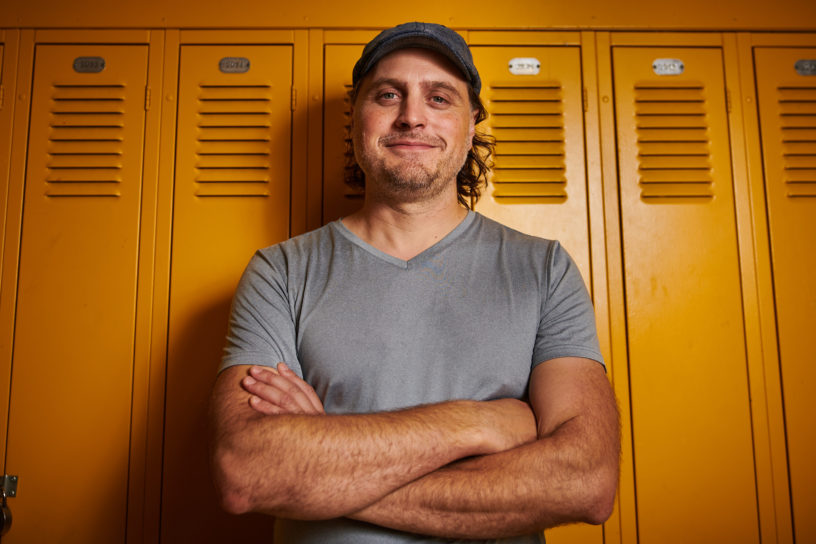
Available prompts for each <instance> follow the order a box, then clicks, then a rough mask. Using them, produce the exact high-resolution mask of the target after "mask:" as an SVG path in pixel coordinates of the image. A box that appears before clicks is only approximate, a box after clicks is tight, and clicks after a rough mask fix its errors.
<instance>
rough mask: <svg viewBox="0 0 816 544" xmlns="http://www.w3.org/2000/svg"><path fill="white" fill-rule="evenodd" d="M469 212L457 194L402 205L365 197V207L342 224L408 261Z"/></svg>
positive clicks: (378, 246) (439, 237)
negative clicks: (457, 198)
mask: <svg viewBox="0 0 816 544" xmlns="http://www.w3.org/2000/svg"><path fill="white" fill-rule="evenodd" d="M466 215H467V209H466V208H465V207H464V206H462V205H461V204H459V202H458V201H457V200H456V194H455V193H454V194H453V195H452V198H450V197H448V198H437V199H432V200H431V201H423V202H406V203H400V204H396V203H393V202H383V201H378V200H377V199H375V198H369V197H368V196H366V201H365V204H364V206H363V208H362V209H361V210H360V211H359V212H357V213H355V214H352V215H350V216H348V217H346V218H344V219H343V224H344V225H345V226H346V227H347V228H348V229H349V230H350V231H351V232H353V233H354V234H355V235H357V236H358V237H359V238H360V239H362V240H364V241H365V242H367V243H368V244H370V245H372V246H374V247H376V248H377V249H379V250H380V251H382V252H384V253H387V254H388V255H391V256H392V257H396V258H398V259H403V260H406V261H407V260H409V259H411V258H413V257H416V256H417V255H419V254H420V253H422V252H423V251H425V250H426V249H428V248H429V247H431V246H432V245H434V244H436V243H437V242H438V241H439V240H441V239H442V238H444V237H445V236H446V235H447V234H448V233H450V232H451V231H452V230H453V229H454V228H456V226H457V225H458V224H459V223H461V222H462V220H463V219H464V218H465V216H466Z"/></svg>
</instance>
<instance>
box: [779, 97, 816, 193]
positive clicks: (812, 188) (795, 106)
mask: <svg viewBox="0 0 816 544" xmlns="http://www.w3.org/2000/svg"><path fill="white" fill-rule="evenodd" d="M778 90H779V112H780V118H781V128H782V155H783V164H784V169H785V187H786V189H787V196H789V197H793V198H801V197H811V198H813V197H816V87H779V89H778Z"/></svg>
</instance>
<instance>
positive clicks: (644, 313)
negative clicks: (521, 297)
mask: <svg viewBox="0 0 816 544" xmlns="http://www.w3.org/2000/svg"><path fill="white" fill-rule="evenodd" d="M722 64H723V61H722V54H721V51H720V50H719V49H716V48H625V47H616V48H615V49H614V51H613V66H614V89H615V106H616V122H617V139H618V142H617V145H618V165H619V190H620V207H621V223H622V241H623V244H622V245H623V248H622V250H623V261H624V269H625V302H626V317H627V331H628V332H627V335H628V348H629V370H630V374H629V379H630V387H631V412H632V416H631V417H632V428H633V437H634V438H633V440H634V445H633V448H634V460H635V481H636V493H637V505H638V534H639V538H640V541H641V542H642V543H644V544H648V543H653V542H660V543H671V542H699V543H707V542H711V543H715V542H716V543H720V542H742V543H749V542H757V541H758V540H759V527H758V518H757V497H756V485H755V474H754V465H753V446H752V431H751V413H750V403H749V395H748V376H747V369H746V354H745V332H744V325H743V321H742V320H743V309H742V298H741V290H740V289H741V286H740V269H739V255H738V251H737V249H738V248H737V233H736V224H735V211H734V197H733V185H732V178H731V166H730V152H729V141H728V125H727V113H726V103H725V94H726V93H725V85H724V80H723V68H722Z"/></svg>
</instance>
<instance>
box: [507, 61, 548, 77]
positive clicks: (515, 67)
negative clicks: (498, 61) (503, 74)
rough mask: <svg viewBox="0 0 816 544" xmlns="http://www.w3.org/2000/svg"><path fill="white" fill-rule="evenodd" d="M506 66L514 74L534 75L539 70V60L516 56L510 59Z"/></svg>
mask: <svg viewBox="0 0 816 544" xmlns="http://www.w3.org/2000/svg"><path fill="white" fill-rule="evenodd" d="M508 68H509V69H510V73H511V74H513V75H515V76H535V75H538V72H539V70H541V61H539V60H538V59H535V58H527V57H516V58H514V59H510V62H509V63H508Z"/></svg>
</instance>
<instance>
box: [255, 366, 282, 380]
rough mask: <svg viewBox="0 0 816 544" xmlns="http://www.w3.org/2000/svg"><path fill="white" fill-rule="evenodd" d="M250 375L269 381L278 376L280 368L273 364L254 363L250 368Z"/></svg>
mask: <svg viewBox="0 0 816 544" xmlns="http://www.w3.org/2000/svg"><path fill="white" fill-rule="evenodd" d="M249 375H250V376H252V377H253V378H255V379H256V380H258V381H262V382H268V381H269V380H270V379H271V378H272V376H278V375H279V373H278V370H277V369H276V368H274V367H271V366H260V365H254V366H252V367H250V369H249Z"/></svg>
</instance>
